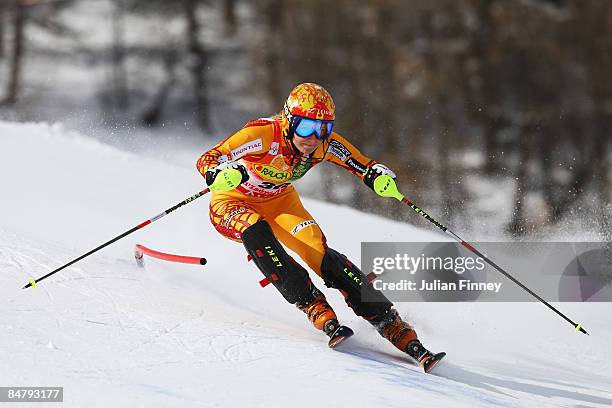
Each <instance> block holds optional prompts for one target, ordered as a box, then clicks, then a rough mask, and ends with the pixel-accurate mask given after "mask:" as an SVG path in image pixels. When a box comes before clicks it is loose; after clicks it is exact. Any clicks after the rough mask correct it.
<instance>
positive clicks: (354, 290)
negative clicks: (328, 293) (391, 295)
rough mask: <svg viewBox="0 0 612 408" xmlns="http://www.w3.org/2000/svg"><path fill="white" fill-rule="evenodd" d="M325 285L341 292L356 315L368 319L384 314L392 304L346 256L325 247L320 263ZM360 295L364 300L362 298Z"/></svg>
mask: <svg viewBox="0 0 612 408" xmlns="http://www.w3.org/2000/svg"><path fill="white" fill-rule="evenodd" d="M321 277H322V278H323V280H324V281H325V285H326V286H327V287H330V288H335V289H339V290H341V291H342V292H343V294H344V298H345V300H346V303H347V305H349V307H350V308H351V309H353V311H354V312H355V314H356V315H357V316H362V317H363V318H365V319H367V320H370V319H373V318H377V317H379V316H384V315H386V314H387V313H388V312H389V310H390V309H391V307H392V306H393V304H392V303H391V302H390V301H389V299H387V298H386V297H385V295H383V294H382V293H381V292H380V291H378V290H376V289H374V287H373V286H372V284H371V283H370V282H369V281H368V279H367V277H366V276H365V275H364V274H363V272H361V270H360V269H359V268H358V267H357V266H356V265H354V264H353V263H352V262H351V261H349V260H348V259H347V258H346V256H344V255H342V254H341V253H339V252H338V251H335V250H333V249H331V248H327V249H326V251H325V256H324V257H323V263H322V264H321ZM362 295H365V296H366V300H365V301H364V300H362Z"/></svg>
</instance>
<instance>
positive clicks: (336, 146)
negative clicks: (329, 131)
mask: <svg viewBox="0 0 612 408" xmlns="http://www.w3.org/2000/svg"><path fill="white" fill-rule="evenodd" d="M327 151H328V152H330V153H331V154H333V155H334V156H336V157H337V158H339V159H340V160H342V161H345V160H346V158H347V157H349V156H350V155H351V151H350V150H349V149H347V148H346V147H344V145H343V144H342V143H340V142H339V141H337V140H335V139H332V140H330V141H329V147H328V148H327Z"/></svg>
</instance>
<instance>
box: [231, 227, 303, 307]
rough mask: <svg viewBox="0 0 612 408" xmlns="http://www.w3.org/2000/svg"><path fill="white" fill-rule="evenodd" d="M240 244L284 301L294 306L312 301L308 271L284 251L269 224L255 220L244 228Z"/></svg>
mask: <svg viewBox="0 0 612 408" xmlns="http://www.w3.org/2000/svg"><path fill="white" fill-rule="evenodd" d="M242 243H243V244H244V247H245V248H246V250H247V252H248V253H249V255H251V258H252V259H253V262H255V265H257V267H258V268H259V270H260V271H261V272H262V273H263V274H264V276H265V277H266V278H268V280H269V281H270V282H271V283H272V284H273V285H274V287H276V289H278V291H279V292H280V293H281V295H283V297H284V298H285V300H287V302H289V303H291V304H295V303H308V302H311V301H312V300H313V294H312V282H311V281H310V277H309V276H308V272H306V269H304V267H302V265H300V264H299V263H297V262H296V261H295V260H294V259H293V258H292V257H291V256H289V254H288V253H287V252H286V251H285V248H283V246H282V245H281V243H280V242H278V240H277V239H276V237H275V236H274V233H273V232H272V228H270V224H268V223H267V222H266V221H264V220H259V221H257V222H256V223H255V224H253V225H251V226H250V227H248V228H247V229H245V230H244V232H243V233H242Z"/></svg>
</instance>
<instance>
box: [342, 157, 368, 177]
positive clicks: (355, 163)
mask: <svg viewBox="0 0 612 408" xmlns="http://www.w3.org/2000/svg"><path fill="white" fill-rule="evenodd" d="M346 164H347V165H348V166H349V167H350V168H352V169H354V170H357V171H358V172H359V173H361V174H363V173H365V172H366V170H367V168H366V166H365V165H364V164H361V163H359V162H358V161H357V160H355V159H353V158H352V157H351V158H350V159H348V160H347V161H346Z"/></svg>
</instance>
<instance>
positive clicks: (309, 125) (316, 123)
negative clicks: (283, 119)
mask: <svg viewBox="0 0 612 408" xmlns="http://www.w3.org/2000/svg"><path fill="white" fill-rule="evenodd" d="M293 123H294V125H293V128H294V133H295V134H296V135H298V136H299V137H310V136H312V135H313V134H314V135H315V136H316V137H317V139H319V140H325V139H327V138H328V137H329V135H331V132H332V129H333V128H334V121H333V120H317V119H309V118H302V117H300V116H297V117H296V118H295V119H293Z"/></svg>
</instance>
